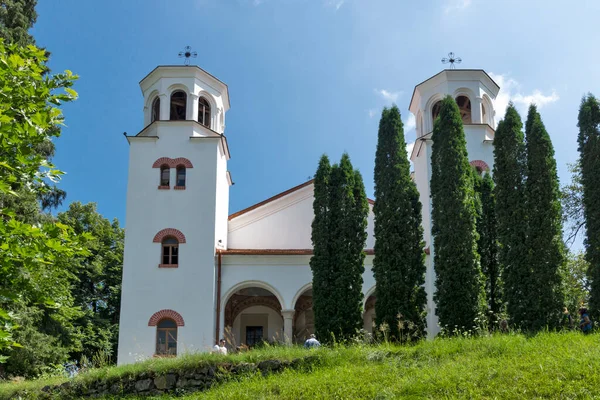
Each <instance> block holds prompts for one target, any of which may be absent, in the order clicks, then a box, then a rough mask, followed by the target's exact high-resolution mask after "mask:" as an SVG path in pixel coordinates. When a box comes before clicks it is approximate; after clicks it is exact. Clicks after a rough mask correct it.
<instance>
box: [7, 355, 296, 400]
mask: <svg viewBox="0 0 600 400" xmlns="http://www.w3.org/2000/svg"><path fill="white" fill-rule="evenodd" d="M305 355H306V351H305V350H304V349H302V348H300V347H285V346H267V347H264V348H262V349H260V350H257V351H251V352H247V353H237V354H230V355H227V356H223V355H220V354H213V353H198V354H186V355H182V356H179V357H177V358H153V359H149V360H147V361H144V362H140V363H136V364H129V365H122V366H118V367H106V368H97V369H93V370H90V371H87V372H86V373H82V374H79V375H78V376H77V377H76V378H74V379H73V380H72V381H74V382H82V383H90V382H93V381H97V380H107V381H111V380H113V379H119V378H124V377H128V376H134V375H139V374H140V373H142V372H145V371H155V372H157V373H166V372H171V371H181V370H185V369H190V368H195V367H201V366H203V365H209V364H216V363H223V362H229V363H241V362H252V363H256V362H260V361H263V360H272V359H278V360H292V359H294V358H298V357H303V356H305ZM68 380H69V379H68V378H63V377H53V378H49V379H37V380H30V381H21V382H7V383H2V384H0V399H6V398H10V397H11V396H12V395H14V394H15V393H16V392H19V391H23V390H26V391H27V392H29V393H32V392H36V391H39V390H41V389H42V388H43V387H44V386H47V385H59V384H61V383H63V382H66V381H68Z"/></svg>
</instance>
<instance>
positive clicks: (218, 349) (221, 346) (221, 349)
mask: <svg viewBox="0 0 600 400" xmlns="http://www.w3.org/2000/svg"><path fill="white" fill-rule="evenodd" d="M213 353H217V354H223V355H224V356H226V355H227V347H225V339H221V340H219V343H218V344H215V347H213Z"/></svg>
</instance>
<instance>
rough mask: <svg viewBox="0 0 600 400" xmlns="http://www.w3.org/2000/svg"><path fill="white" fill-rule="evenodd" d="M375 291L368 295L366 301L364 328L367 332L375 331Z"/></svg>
mask: <svg viewBox="0 0 600 400" xmlns="http://www.w3.org/2000/svg"><path fill="white" fill-rule="evenodd" d="M375 301H376V298H375V293H372V294H371V295H369V297H367V301H366V302H365V311H364V312H363V329H364V330H365V332H369V333H373V326H374V325H375Z"/></svg>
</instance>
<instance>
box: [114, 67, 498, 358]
mask: <svg viewBox="0 0 600 400" xmlns="http://www.w3.org/2000/svg"><path fill="white" fill-rule="evenodd" d="M140 87H141V89H142V94H143V97H144V126H145V128H144V129H143V130H142V131H141V132H139V133H138V134H137V135H135V136H127V140H128V142H129V181H128V187H127V210H126V213H127V229H126V234H125V255H124V265H123V287H122V300H121V323H120V331H119V354H118V363H119V364H126V363H132V362H135V361H136V360H139V359H142V358H148V357H153V356H162V355H167V356H168V355H171V356H172V355H176V354H181V353H184V352H194V351H209V350H210V349H211V348H212V346H213V345H214V344H215V342H216V341H217V340H218V339H219V338H221V337H226V338H227V339H228V343H229V344H228V345H229V346H236V345H241V344H245V345H248V346H252V345H254V344H256V343H258V342H260V341H262V340H267V341H284V340H286V341H294V342H301V341H303V340H304V339H305V338H306V337H307V336H308V335H309V334H310V333H313V332H314V318H313V312H312V290H311V282H312V274H311V270H310V266H309V261H310V258H311V254H312V243H311V223H312V220H313V209H312V203H313V185H312V181H308V182H305V183H303V184H301V185H298V186H296V187H293V188H291V189H289V190H287V191H285V192H283V193H280V194H278V195H276V196H273V197H271V198H269V199H266V200H264V201H262V202H260V203H258V204H255V205H253V206H251V207H248V208H246V209H244V210H242V211H239V212H236V213H234V214H231V215H230V214H229V188H230V186H231V185H232V184H233V182H232V179H231V175H230V173H229V171H228V169H227V161H228V160H229V158H230V155H229V147H228V144H227V138H226V136H225V114H226V113H227V111H228V110H229V92H228V88H227V85H226V84H225V83H223V82H221V81H220V80H219V79H217V78H216V77H214V76H212V75H210V74H209V73H207V72H206V71H204V70H202V69H201V68H199V67H196V66H159V67H157V68H156V69H154V70H153V71H152V72H150V73H149V74H148V75H147V76H146V77H145V78H144V79H142V81H141V82H140ZM498 90H499V87H498V85H497V84H496V83H495V82H494V81H493V80H492V79H491V78H490V77H489V75H488V74H487V73H485V71H483V70H459V69H455V70H443V71H441V72H440V73H438V74H437V75H435V76H433V77H431V78H429V79H427V80H426V81H424V82H422V83H420V84H418V85H417V86H416V87H415V90H414V93H413V96H412V99H411V102H410V111H411V112H412V113H413V114H414V116H415V118H416V121H417V124H416V136H417V137H416V142H415V146H414V148H413V151H412V154H411V155H410V159H411V160H412V162H413V165H414V180H415V181H416V183H417V187H418V190H419V192H420V198H421V203H422V205H423V227H424V240H425V243H426V245H425V246H426V248H425V252H426V254H427V257H426V264H427V274H426V282H425V285H426V290H427V299H428V301H427V327H428V328H427V329H428V336H429V337H433V336H435V335H436V334H437V333H438V331H439V327H438V325H437V317H436V315H435V303H434V301H433V293H434V291H435V285H434V283H435V275H434V268H433V253H434V251H435V249H434V248H433V244H432V238H431V200H430V192H429V189H430V188H429V182H430V179H431V165H430V158H431V146H432V141H431V132H432V130H433V120H434V119H435V117H436V115H437V113H438V112H439V107H440V104H439V101H440V100H441V99H442V98H443V97H444V96H445V95H447V94H449V95H452V96H453V97H454V98H455V99H456V101H457V103H458V105H459V108H460V110H461V113H462V118H463V123H464V128H465V134H466V138H467V147H468V153H469V157H470V160H471V163H472V164H473V165H474V166H476V167H477V168H478V169H480V170H490V169H491V168H492V163H493V140H494V129H495V122H494V113H495V112H494V99H495V98H496V95H497V94H498ZM290 186H291V185H290ZM369 203H370V204H371V206H370V207H371V212H370V214H369V220H368V228H367V230H368V239H367V243H366V247H365V250H366V253H367V257H366V259H365V272H364V276H363V279H364V285H363V294H364V329H365V330H366V331H371V330H372V324H373V319H374V304H375V301H376V298H375V296H374V291H375V280H374V278H373V273H372V264H373V245H374V241H375V239H374V236H373V219H374V218H373V212H372V205H373V200H370V201H369ZM292 227H293V229H292Z"/></svg>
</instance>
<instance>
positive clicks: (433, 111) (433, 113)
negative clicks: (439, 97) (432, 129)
mask: <svg viewBox="0 0 600 400" xmlns="http://www.w3.org/2000/svg"><path fill="white" fill-rule="evenodd" d="M441 108H442V102H441V101H438V102H437V103H435V104H434V105H433V107H431V120H432V122H434V123H435V119H436V118H437V117H438V115H440V109H441ZM432 126H433V125H432Z"/></svg>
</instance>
